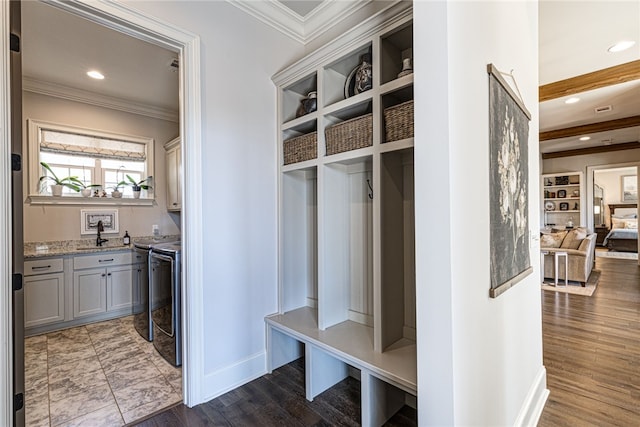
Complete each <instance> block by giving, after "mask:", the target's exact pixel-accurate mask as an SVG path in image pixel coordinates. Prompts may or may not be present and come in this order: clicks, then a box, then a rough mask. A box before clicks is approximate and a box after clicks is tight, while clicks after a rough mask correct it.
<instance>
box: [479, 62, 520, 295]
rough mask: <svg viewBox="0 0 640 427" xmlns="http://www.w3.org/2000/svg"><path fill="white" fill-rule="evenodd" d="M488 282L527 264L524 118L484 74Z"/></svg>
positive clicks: (504, 91)
mask: <svg viewBox="0 0 640 427" xmlns="http://www.w3.org/2000/svg"><path fill="white" fill-rule="evenodd" d="M489 90H490V96H489V102H490V108H489V120H490V142H489V144H490V161H491V165H490V173H491V179H490V185H491V193H490V196H491V197H490V221H491V233H490V237H491V238H490V247H491V288H492V289H495V288H497V287H499V286H500V285H502V284H504V283H505V282H508V281H509V280H511V279H513V278H514V277H516V276H518V275H519V274H520V273H522V272H524V271H525V270H526V269H527V268H529V267H530V254H529V200H528V187H529V169H528V167H529V165H528V161H529V158H528V138H529V119H528V117H527V115H526V114H525V112H523V111H522V109H521V108H520V106H519V105H518V103H517V102H516V101H515V100H514V99H513V97H512V96H511V95H510V94H509V92H508V90H507V89H505V87H504V86H503V85H502V84H501V83H500V82H499V81H498V80H497V79H496V78H495V76H494V75H492V74H490V76H489Z"/></svg>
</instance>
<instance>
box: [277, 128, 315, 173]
mask: <svg viewBox="0 0 640 427" xmlns="http://www.w3.org/2000/svg"><path fill="white" fill-rule="evenodd" d="M282 150H283V152H284V164H285V165H288V164H291V163H298V162H304V161H305V160H311V159H315V158H316V157H318V133H317V132H311V133H307V134H304V135H300V136H297V137H295V138H291V139H287V140H286V141H284V142H283V147H282Z"/></svg>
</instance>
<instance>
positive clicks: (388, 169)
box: [376, 148, 416, 352]
mask: <svg viewBox="0 0 640 427" xmlns="http://www.w3.org/2000/svg"><path fill="white" fill-rule="evenodd" d="M380 192H381V194H380V198H381V200H380V221H381V224H380V239H381V244H380V247H381V257H380V258H381V260H380V262H381V273H382V277H381V284H380V305H381V311H380V317H379V325H378V323H376V331H377V333H378V334H379V335H378V337H379V342H378V343H376V350H378V351H383V352H384V351H387V350H388V349H389V348H392V347H394V346H402V345H407V344H410V343H412V342H413V343H415V340H416V310H415V306H416V304H415V300H416V289H415V287H416V286H415V281H416V278H415V237H414V236H415V213H414V212H415V211H414V166H413V148H409V149H406V150H402V151H393V152H388V153H383V154H381V159H380Z"/></svg>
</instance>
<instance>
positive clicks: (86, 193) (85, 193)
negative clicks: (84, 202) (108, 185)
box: [73, 177, 101, 197]
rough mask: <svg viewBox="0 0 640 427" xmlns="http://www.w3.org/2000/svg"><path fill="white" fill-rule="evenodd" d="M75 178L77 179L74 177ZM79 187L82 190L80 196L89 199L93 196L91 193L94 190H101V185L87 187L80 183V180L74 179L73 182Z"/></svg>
mask: <svg viewBox="0 0 640 427" xmlns="http://www.w3.org/2000/svg"><path fill="white" fill-rule="evenodd" d="M74 178H75V177H74ZM73 181H74V182H75V183H76V184H77V185H78V187H79V188H80V194H82V197H89V196H91V193H93V189H94V188H99V187H101V185H100V184H89V185H86V184H85V183H84V182H82V181H80V180H79V179H74V180H73Z"/></svg>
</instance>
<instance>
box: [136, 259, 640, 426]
mask: <svg viewBox="0 0 640 427" xmlns="http://www.w3.org/2000/svg"><path fill="white" fill-rule="evenodd" d="M596 268H597V269H599V270H600V271H601V272H602V274H601V277H600V282H599V283H598V287H597V289H596V292H595V293H594V294H593V296H591V297H585V296H580V295H570V294H563V293H555V292H549V291H541V292H542V332H543V345H544V348H543V351H544V365H545V367H546V369H547V387H548V388H549V390H550V392H551V393H550V396H549V399H548V401H547V404H546V406H545V408H544V411H543V413H542V416H541V419H540V422H539V424H538V425H539V426H541V427H547V426H553V427H557V426H571V427H574V426H640V267H638V264H637V262H636V261H634V260H619V259H611V258H597V259H596ZM359 386H360V384H359V383H358V381H356V380H354V379H351V378H349V379H347V380H345V381H343V382H341V383H340V384H338V385H337V386H336V387H333V388H331V389H329V390H327V391H326V392H324V393H323V394H321V395H320V396H318V397H316V398H315V399H314V401H313V402H308V401H307V400H306V399H305V397H304V362H303V360H302V359H300V360H298V361H296V362H294V363H292V364H290V365H287V366H284V367H282V368H280V369H278V370H276V371H274V372H273V374H271V375H265V376H263V377H261V378H259V379H257V380H255V381H252V382H250V383H249V384H246V385H244V386H242V387H240V388H238V389H235V390H233V391H230V392H229V393H227V394H225V395H223V396H220V397H218V398H217V399H214V400H212V401H210V402H207V403H204V404H202V405H198V406H196V407H194V408H191V409H189V408H187V407H186V406H184V405H178V406H175V407H173V408H170V409H167V410H165V411H163V412H161V413H159V414H157V415H155V416H153V417H152V418H149V419H147V420H144V421H142V422H140V423H138V424H135V425H138V426H143V427H151V426H172V427H173V426H217V425H220V426H223V425H224V426H229V425H232V426H275V425H279V426H327V425H331V426H334V425H345V426H355V425H359V421H360V403H359V402H360V388H359ZM416 424H417V413H416V411H415V410H413V409H411V408H409V407H408V406H405V407H404V408H403V409H402V410H401V411H400V412H399V413H398V414H396V415H395V416H394V417H393V418H392V419H391V420H389V422H388V423H387V425H388V426H411V425H416Z"/></svg>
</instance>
